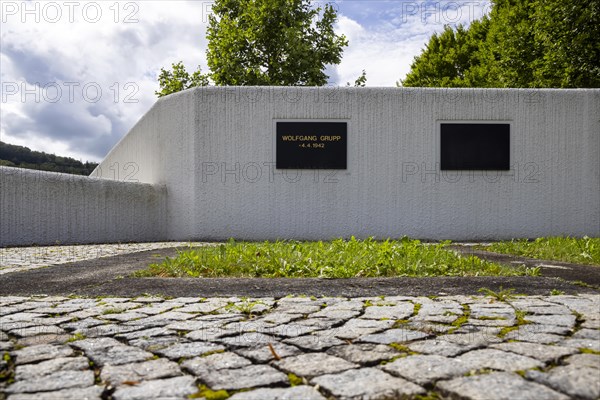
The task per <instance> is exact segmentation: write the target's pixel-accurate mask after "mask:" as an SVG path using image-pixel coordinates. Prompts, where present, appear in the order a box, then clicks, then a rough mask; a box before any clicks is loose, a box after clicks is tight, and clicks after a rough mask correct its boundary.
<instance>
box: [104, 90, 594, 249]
mask: <svg viewBox="0 0 600 400" xmlns="http://www.w3.org/2000/svg"><path fill="white" fill-rule="evenodd" d="M598 115H600V91H599V90H526V89H523V90H518V89H504V90H499V89H403V88H320V89H316V88H272V87H271V88H266V87H263V88H256V87H242V88H240V87H233V88H231V87H229V88H225V87H220V88H215V87H209V88H198V89H193V90H188V91H185V92H181V93H177V94H174V95H171V96H167V97H164V98H162V99H160V100H159V101H158V102H157V103H156V104H155V105H154V107H153V108H152V109H151V110H150V111H149V112H148V113H147V114H146V115H145V116H144V117H143V118H142V119H141V120H140V121H139V123H138V124H137V125H136V126H135V127H134V128H133V129H132V130H131V131H130V132H129V134H128V135H127V136H126V137H125V138H124V139H123V140H122V141H121V142H120V143H119V144H118V145H117V146H116V147H115V148H114V149H113V150H112V151H111V152H110V154H109V155H108V156H107V157H106V159H105V160H104V161H103V162H102V164H101V165H100V169H98V170H97V171H96V174H97V175H101V176H102V177H105V178H110V179H115V178H117V179H121V180H123V179H124V178H125V177H124V175H123V174H124V173H125V172H132V171H134V170H135V174H133V175H131V174H130V176H128V177H127V180H131V179H137V180H139V181H140V182H146V183H152V184H164V185H166V187H167V189H168V197H167V228H166V229H167V237H168V238H169V239H172V240H191V239H226V238H229V237H235V238H240V239H254V240H262V239H276V238H297V239H327V238H333V237H339V236H344V237H347V236H350V235H356V236H359V237H365V236H371V235H373V236H376V237H399V236H402V235H409V236H413V237H418V238H431V239H456V240H464V239H501V238H511V237H537V236H547V235H577V236H581V235H591V236H599V235H600V156H599V154H600V123H599V117H598ZM286 119H293V120H305V119H306V120H319V119H320V120H340V121H348V170H347V171H338V172H333V171H319V172H318V173H315V172H313V171H307V170H302V171H281V170H275V169H274V166H275V164H274V163H275V141H274V137H275V124H274V122H275V121H276V120H286ZM440 121H473V122H477V121H508V122H510V123H511V164H512V168H511V170H510V171H503V172H498V173H496V172H488V173H482V172H463V173H462V175H460V176H457V173H450V172H448V173H446V171H444V172H442V171H440V169H439V122H440ZM125 165H128V166H129V167H128V168H129V170H127V171H126V170H125ZM132 165H133V167H132ZM111 166H112V167H113V169H112V170H111V169H110V168H111ZM115 166H117V167H118V168H120V169H121V175H120V176H116V175H115ZM258 171H260V176H257V172H258ZM296 172H298V173H299V174H300V175H299V176H297V177H296Z"/></svg>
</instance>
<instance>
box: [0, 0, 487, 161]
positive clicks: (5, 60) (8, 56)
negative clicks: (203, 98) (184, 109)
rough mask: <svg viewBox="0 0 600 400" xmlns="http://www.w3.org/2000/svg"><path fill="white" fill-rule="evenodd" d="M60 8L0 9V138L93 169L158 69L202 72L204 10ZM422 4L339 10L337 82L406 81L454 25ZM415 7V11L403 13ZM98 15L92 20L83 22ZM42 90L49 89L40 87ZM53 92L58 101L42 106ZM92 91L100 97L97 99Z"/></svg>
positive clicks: (351, 4) (348, 4)
mask: <svg viewBox="0 0 600 400" xmlns="http://www.w3.org/2000/svg"><path fill="white" fill-rule="evenodd" d="M67 3H68V2H42V1H27V2H21V1H14V2H12V1H10V2H9V1H3V2H2V19H3V20H2V24H1V25H0V26H1V28H0V44H1V46H0V81H1V83H2V92H3V96H4V98H3V99H2V103H1V104H0V106H1V110H0V120H1V123H0V139H1V140H3V141H7V142H9V143H15V144H20V145H25V146H28V147H31V148H32V149H34V150H41V151H46V152H54V153H56V154H60V155H67V156H73V157H76V158H81V159H84V160H94V161H99V160H101V159H102V158H103V157H104V155H105V154H106V153H107V152H108V151H109V150H110V148H111V147H112V146H113V145H114V144H115V143H117V141H118V140H119V139H120V138H121V137H122V136H123V135H125V134H126V133H127V131H128V130H129V129H130V128H131V127H132V126H133V125H134V124H135V123H136V122H137V121H138V120H139V118H140V117H141V116H142V115H143V114H144V113H145V112H146V111H147V110H148V109H149V108H150V107H151V106H152V104H153V103H154V102H155V101H156V96H155V94H154V91H155V90H157V89H158V84H157V82H156V78H157V76H158V73H159V71H160V68H161V67H168V66H170V64H171V63H173V62H178V61H180V60H181V61H183V63H184V64H185V65H186V67H187V68H188V70H195V69H196V67H197V65H198V64H200V65H201V66H202V68H203V70H205V71H206V70H207V65H206V57H205V51H206V47H207V41H206V38H205V28H206V24H207V18H206V17H207V15H208V12H209V10H210V5H211V3H210V2H208V1H194V0H189V1H184V0H176V1H119V2H118V3H115V1H110V2H108V1H106V2H105V1H96V2H94V1H91V2H90V1H88V2H76V6H75V7H74V8H73V9H72V10H71V11H73V12H72V14H71V15H69V7H68V6H66V4H67ZM465 3H466V2H465ZM7 4H8V5H10V7H13V8H10V9H9V8H6V7H8V6H7ZM49 4H56V5H58V6H59V7H61V12H62V14H61V17H60V18H58V20H56V21H54V22H51V21H49V19H52V18H55V17H56V13H55V12H54V11H53V10H52V9H51V7H54V6H48V5H49ZM115 4H117V7H115ZM422 4H435V3H432V2H406V1H401V2H397V1H371V0H369V1H343V2H338V10H339V16H340V18H339V21H338V24H337V27H336V29H337V31H338V32H341V33H344V34H345V35H346V36H347V37H348V38H349V42H350V45H349V47H348V48H347V49H346V50H345V52H344V58H343V61H342V63H341V64H340V65H339V66H335V67H331V68H329V69H328V71H329V72H330V73H331V75H332V79H333V80H334V81H335V83H337V84H340V85H344V84H345V83H346V82H354V80H355V79H356V78H357V77H358V76H359V75H360V73H361V71H362V70H363V69H366V71H367V78H368V81H367V85H368V86H394V85H395V82H396V81H397V80H398V79H401V78H403V77H404V75H405V74H406V73H407V72H408V70H409V67H410V64H411V62H412V59H413V57H414V56H415V55H417V54H419V52H420V50H421V49H422V48H423V46H424V45H425V42H426V41H427V39H428V37H429V36H430V35H431V34H432V33H433V32H434V31H436V30H440V29H442V27H443V23H444V22H451V23H452V22H455V21H449V20H448V16H451V13H450V11H451V10H450V11H446V14H444V12H443V9H441V8H440V11H439V12H438V14H437V16H436V14H435V13H431V12H430V10H429V11H428V9H426V8H422V6H421V5H422ZM440 4H446V3H440ZM454 4H455V3H454ZM469 4H475V5H474V6H473V5H472V6H470V7H471V8H470V10H471V11H470V13H465V12H463V13H462V14H461V15H460V18H459V19H457V22H469V21H470V20H472V19H473V18H477V17H479V16H481V13H482V12H483V11H482V10H484V9H485V7H484V6H483V5H482V4H486V3H473V2H470V3H469ZM415 5H416V6H417V10H416V11H414V10H413V9H411V8H410V6H415ZM14 7H17V10H16V12H14V11H15V9H14ZM24 7H27V9H28V10H34V7H37V12H36V11H35V10H34V11H33V13H29V14H26V13H25V14H24V13H23V11H24V10H25V8H24ZM44 7H45V8H44ZM98 7H100V10H101V13H100V15H99V18H98V21H97V22H90V21H91V19H94V18H96V14H95V13H94V11H95V9H96V8H98ZM84 9H85V10H87V13H86V12H84ZM44 10H45V11H44ZM117 10H118V14H116V12H117ZM477 13H479V14H480V15H476V14H477ZM36 14H37V15H36ZM36 17H37V18H38V19H39V21H38V22H36V20H35V18H36ZM116 17H117V18H118V21H117V22H115V18H116ZM127 17H129V22H130V23H126V22H125V19H126V18H127ZM71 18H72V21H71ZM444 18H446V19H444ZM452 18H455V17H452ZM15 85H16V88H17V89H16V90H17V92H16V93H14V94H12V90H14V89H15ZM47 85H50V86H47ZM76 85H77V86H76ZM86 85H87V86H86ZM44 86H47V90H43V89H40V88H43V87H44ZM57 86H58V87H59V88H60V89H61V90H62V96H61V97H60V99H59V100H58V101H56V102H52V101H49V100H48V99H47V98H48V97H50V98H53V95H54V93H55V92H53V90H55V89H56V87H57ZM84 87H85V88H87V89H88V91H87V92H85V91H84V90H83V88H84ZM98 87H99V88H100V89H101V91H102V95H101V96H100V98H99V99H97V101H96V98H95V89H96V88H98ZM36 88H37V89H36ZM7 89H9V90H7ZM24 89H27V90H29V91H30V92H29V93H24V92H23V90H24ZM71 90H72V91H71ZM36 95H37V96H38V97H40V99H39V100H36V98H35V96H36ZM71 95H72V96H71ZM71 97H72V98H71ZM115 100H116V102H115ZM126 100H133V101H135V102H127V101H126Z"/></svg>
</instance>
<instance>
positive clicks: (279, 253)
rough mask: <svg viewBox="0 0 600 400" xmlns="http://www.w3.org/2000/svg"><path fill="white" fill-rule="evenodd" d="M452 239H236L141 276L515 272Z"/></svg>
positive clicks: (182, 254) (184, 253) (519, 270)
mask: <svg viewBox="0 0 600 400" xmlns="http://www.w3.org/2000/svg"><path fill="white" fill-rule="evenodd" d="M449 243H450V242H443V243H435V244H423V243H421V242H420V241H418V240H411V239H408V238H403V239H400V240H384V241H377V240H375V239H372V238H369V239H365V240H357V239H355V238H351V239H349V240H344V239H336V240H333V241H330V242H321V241H319V242H298V241H277V242H261V243H254V242H235V241H233V240H230V241H229V242H227V243H223V244H220V245H218V246H206V247H200V248H194V249H187V250H181V251H179V252H178V255H177V256H176V257H174V258H169V257H167V258H166V259H165V260H164V261H163V262H161V263H158V264H151V265H150V266H149V267H148V268H147V269H145V270H142V271H138V272H136V273H134V276H137V277H149V276H159V277H225V276H235V277H268V278H276V277H286V278H308V277H320V278H350V277H391V276H413V277H416V276H498V275H503V276H511V275H512V276H514V275H532V273H531V270H530V269H526V268H524V267H511V266H503V265H499V264H495V263H492V262H488V261H484V260H481V259H479V258H477V257H475V256H464V255H459V254H456V253H455V252H453V251H448V250H446V247H447V246H448V244H449Z"/></svg>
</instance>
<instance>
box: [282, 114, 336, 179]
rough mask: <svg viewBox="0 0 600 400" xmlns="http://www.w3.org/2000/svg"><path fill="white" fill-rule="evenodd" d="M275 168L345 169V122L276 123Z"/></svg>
mask: <svg viewBox="0 0 600 400" xmlns="http://www.w3.org/2000/svg"><path fill="white" fill-rule="evenodd" d="M275 125H276V127H275V142H276V143H275V154H276V155H275V160H276V163H275V164H276V168H277V169H348V122H346V121H344V122H337V121H336V122H330V121H276V124H275Z"/></svg>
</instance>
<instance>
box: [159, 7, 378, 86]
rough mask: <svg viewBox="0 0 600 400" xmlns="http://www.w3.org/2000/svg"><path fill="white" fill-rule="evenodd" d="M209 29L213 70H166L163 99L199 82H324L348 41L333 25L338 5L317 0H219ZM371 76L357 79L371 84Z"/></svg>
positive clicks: (179, 65) (163, 71)
mask: <svg viewBox="0 0 600 400" xmlns="http://www.w3.org/2000/svg"><path fill="white" fill-rule="evenodd" d="M212 11H213V14H211V15H210V16H209V26H208V28H207V38H208V42H209V43H208V49H207V52H206V56H207V61H208V66H209V68H210V72H209V73H206V74H205V73H202V71H201V70H200V67H198V70H197V71H196V72H194V73H193V74H191V75H190V74H189V73H188V72H187V71H186V69H185V66H184V65H183V63H182V62H179V63H176V64H173V65H172V67H171V69H164V68H161V71H160V75H159V77H158V81H159V86H160V90H158V91H156V95H157V96H158V97H162V96H166V95H168V94H171V93H175V92H178V91H181V90H185V89H188V88H191V87H195V86H206V85H209V84H210V83H211V82H212V83H214V84H215V85H257V86H261V85H273V86H323V85H325V84H327V80H328V78H329V76H328V75H327V74H326V73H325V68H326V66H328V65H336V64H339V63H340V62H341V59H342V53H343V51H344V48H345V47H346V46H348V41H347V39H346V37H345V36H344V35H337V34H336V33H335V32H334V30H333V26H334V24H335V22H336V20H337V13H336V11H335V9H334V8H333V7H332V6H331V5H330V4H327V5H325V6H324V7H313V6H312V3H311V0H216V1H215V2H214V3H213V5H212ZM366 80H367V78H366V74H365V73H364V71H363V74H362V75H361V76H360V77H359V78H358V79H357V80H356V81H355V86H365V82H366Z"/></svg>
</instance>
